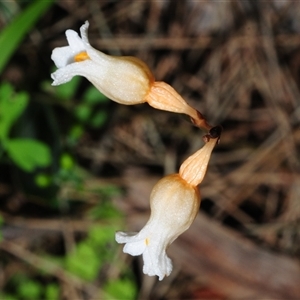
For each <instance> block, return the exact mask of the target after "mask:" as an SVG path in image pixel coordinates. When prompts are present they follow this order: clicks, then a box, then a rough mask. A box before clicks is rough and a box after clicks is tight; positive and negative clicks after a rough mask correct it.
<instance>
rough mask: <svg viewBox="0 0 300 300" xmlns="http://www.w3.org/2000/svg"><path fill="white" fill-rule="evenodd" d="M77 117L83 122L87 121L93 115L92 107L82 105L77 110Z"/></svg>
mask: <svg viewBox="0 0 300 300" xmlns="http://www.w3.org/2000/svg"><path fill="white" fill-rule="evenodd" d="M74 113H75V116H76V117H77V118H78V119H79V120H80V121H82V122H84V121H87V120H88V119H89V117H90V115H91V113H92V109H91V107H90V106H88V105H86V104H80V105H78V106H76V108H75V111H74Z"/></svg>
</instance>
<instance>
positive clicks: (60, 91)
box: [55, 76, 82, 100]
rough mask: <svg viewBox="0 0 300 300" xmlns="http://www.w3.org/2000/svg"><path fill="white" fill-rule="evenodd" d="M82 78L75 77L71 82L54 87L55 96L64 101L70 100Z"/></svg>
mask: <svg viewBox="0 0 300 300" xmlns="http://www.w3.org/2000/svg"><path fill="white" fill-rule="evenodd" d="M81 78H82V77H79V76H75V77H73V78H72V80H71V81H69V82H67V83H65V84H61V85H58V86H56V87H55V92H56V95H57V96H58V97H59V98H61V99H64V100H72V98H73V97H74V95H75V93H76V90H77V86H78V85H79V83H80V81H81Z"/></svg>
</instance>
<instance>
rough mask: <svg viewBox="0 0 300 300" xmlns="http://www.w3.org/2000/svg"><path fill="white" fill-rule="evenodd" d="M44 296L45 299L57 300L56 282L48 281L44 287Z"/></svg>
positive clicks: (57, 288) (57, 289)
mask: <svg viewBox="0 0 300 300" xmlns="http://www.w3.org/2000/svg"><path fill="white" fill-rule="evenodd" d="M45 298H46V299H47V300H58V299H59V298H60V297H59V287H58V285H57V284H54V283H50V284H48V285H47V286H46V289H45Z"/></svg>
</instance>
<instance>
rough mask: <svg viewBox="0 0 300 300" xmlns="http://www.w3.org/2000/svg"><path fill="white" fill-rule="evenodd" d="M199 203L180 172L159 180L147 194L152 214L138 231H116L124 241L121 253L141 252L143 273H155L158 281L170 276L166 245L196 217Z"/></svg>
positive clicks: (118, 238) (119, 238)
mask: <svg viewBox="0 0 300 300" xmlns="http://www.w3.org/2000/svg"><path fill="white" fill-rule="evenodd" d="M199 205H200V195H199V192H198V189H197V188H195V187H193V186H191V185H190V184H188V183H187V182H186V181H185V180H183V179H182V178H181V177H180V176H179V174H173V175H169V176H166V177H164V178H163V179H161V180H160V181H159V182H158V183H157V184H156V185H155V186H154V188H153V190H152V193H151V196H150V208H151V216H150V219H149V221H148V223H147V224H146V225H145V227H144V228H143V229H142V230H141V231H140V232H139V233H135V234H133V233H124V232H117V233H116V241H117V242H118V243H126V245H125V246H124V250H123V251H124V252H125V253H129V254H131V255H140V254H143V260H144V268H143V272H144V273H145V274H147V275H149V276H154V275H157V276H158V277H159V280H162V279H163V278H164V277H165V276H168V275H170V273H171V271H172V262H171V260H170V258H169V257H168V256H167V254H166V249H167V247H168V246H169V245H170V244H171V243H172V242H173V241H174V240H175V239H176V238H177V237H178V236H179V235H180V234H181V233H183V232H184V231H185V230H187V229H188V228H189V227H190V225H191V224H192V222H193V220H194V219H195V217H196V215H197V212H198V209H199Z"/></svg>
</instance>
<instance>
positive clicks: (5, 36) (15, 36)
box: [0, 0, 54, 73]
mask: <svg viewBox="0 0 300 300" xmlns="http://www.w3.org/2000/svg"><path fill="white" fill-rule="evenodd" d="M0 2H2V1H0ZM3 2H4V3H2V4H1V6H3V8H6V6H5V2H7V4H9V3H10V2H11V1H3ZM53 2H54V1H53V0H47V1H40V0H37V1H30V5H28V7H26V9H25V10H24V11H22V12H21V13H20V14H19V15H18V16H17V17H16V18H15V19H14V20H13V21H12V22H11V23H10V24H9V25H8V26H7V27H6V28H5V29H4V30H2V31H1V33H0V49H1V55H0V73H1V72H2V71H3V69H4V67H5V65H6V63H7V62H8V61H9V59H10V57H11V56H12V55H13V53H14V52H15V50H16V49H17V47H18V45H19V44H20V42H21V41H22V39H23V37H24V36H25V35H26V33H27V32H28V31H29V30H30V29H31V28H32V26H33V25H34V24H35V23H36V22H37V20H38V19H40V18H41V16H42V14H43V13H44V12H45V11H46V10H47V9H48V8H49V7H50V6H51V5H52V4H53ZM7 11H8V12H9V10H7Z"/></svg>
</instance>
